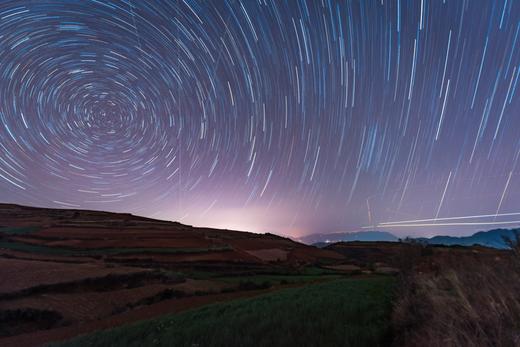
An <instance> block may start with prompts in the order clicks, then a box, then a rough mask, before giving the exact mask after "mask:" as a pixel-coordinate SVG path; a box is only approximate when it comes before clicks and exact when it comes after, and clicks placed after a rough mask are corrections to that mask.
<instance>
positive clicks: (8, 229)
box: [0, 227, 40, 235]
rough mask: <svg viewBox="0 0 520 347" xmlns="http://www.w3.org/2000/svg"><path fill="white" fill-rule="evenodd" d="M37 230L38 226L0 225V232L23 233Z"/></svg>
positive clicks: (9, 233)
mask: <svg viewBox="0 0 520 347" xmlns="http://www.w3.org/2000/svg"><path fill="white" fill-rule="evenodd" d="M39 230H40V228H39V227H1V228H0V233H3V234H8V235H24V234H32V233H35V232H37V231H39Z"/></svg>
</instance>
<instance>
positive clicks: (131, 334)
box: [55, 277, 394, 347]
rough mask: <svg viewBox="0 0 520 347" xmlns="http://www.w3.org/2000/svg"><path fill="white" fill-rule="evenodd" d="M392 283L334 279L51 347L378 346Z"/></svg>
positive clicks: (386, 330) (386, 328)
mask: <svg viewBox="0 0 520 347" xmlns="http://www.w3.org/2000/svg"><path fill="white" fill-rule="evenodd" d="M393 287H394V279H393V278H390V277H374V278H364V279H342V280H336V281H331V282H326V283H320V284H314V285H308V286H305V287H300V288H290V289H284V290H280V291H278V292H275V293H270V294H266V295H263V296H260V297H256V298H250V299H239V300H234V301H231V302H227V303H219V304H213V305H208V306H205V307H202V308H199V309H194V310H191V311H186V312H183V313H179V314H171V315H168V316H164V317H161V318H157V319H153V320H149V321H144V322H139V323H136V324H132V325H127V326H123V327H119V328H115V329H112V330H108V331H102V332H98V333H94V334H91V335H86V336H83V337H79V338H76V339H73V340H71V341H68V342H65V343H62V344H59V345H55V346H62V347H65V346H79V347H81V346H152V345H153V346H226V347H233V346H260V347H261V346H269V347H275V346H303V347H304V346H381V345H387V344H388V343H389V339H390V318H389V317H390V314H391V300H392V293H393Z"/></svg>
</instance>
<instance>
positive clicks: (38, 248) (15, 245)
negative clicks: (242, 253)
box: [0, 241, 230, 256]
mask: <svg viewBox="0 0 520 347" xmlns="http://www.w3.org/2000/svg"><path fill="white" fill-rule="evenodd" d="M0 248H5V249H11V250H14V251H22V252H29V253H41V254H51V255H64V256H75V255H77V256H97V255H119V254H142V253H153V254H187V253H207V252H218V251H226V250H229V249H230V248H229V247H214V248H96V249H85V248H66V247H49V246H43V245H33V244H28V243H23V242H16V241H0Z"/></svg>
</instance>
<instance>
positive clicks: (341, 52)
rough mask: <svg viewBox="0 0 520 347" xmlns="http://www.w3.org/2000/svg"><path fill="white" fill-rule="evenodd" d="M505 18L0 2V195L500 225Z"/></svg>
mask: <svg viewBox="0 0 520 347" xmlns="http://www.w3.org/2000/svg"><path fill="white" fill-rule="evenodd" d="M519 33H520V1H516V0H505V1H498V0H497V1H494V0H466V1H463V0H445V1H443V0H415V1H404V0H402V1H389V0H377V1H376V0H374V1H368V0H367V1H338V2H336V1H332V0H330V1H329V0H310V1H307V2H303V1H296V0H288V1H281V0H279V1H278V0H276V1H269V0H245V1H241V2H240V1H234V0H229V1H220V0H215V1H194V0H176V1H173V0H172V1H151V0H147V1H137V0H134V1H130V0H127V1H105V0H99V1H94V0H90V1H88V0H79V1H72V0H67V1H6V0H4V1H2V2H1V3H0V120H1V123H0V201H2V202H11V203H19V204H24V205H34V206H45V207H55V208H85V209H98V210H108V211H121V212H131V213H134V214H139V215H145V216H150V217H155V218H161V219H168V220H178V221H181V222H183V223H187V224H193V225H198V226H213V227H220V228H229V229H239V230H248V231H255V232H275V233H279V234H284V235H290V236H294V237H298V236H301V235H305V234H309V233H316V232H336V231H357V230H362V229H363V228H365V229H378V230H388V231H391V232H393V233H395V234H396V235H399V236H403V235H426V236H428V235H432V234H452V235H462V234H468V233H471V232H474V231H476V230H486V229H491V228H494V227H513V226H517V225H519V224H520V207H519V206H520V177H519V174H520V168H519V165H518V157H519V155H520V97H519V96H520V92H517V85H518V80H519V75H520V42H518V41H520V38H519V37H518V36H519ZM518 88H520V87H518ZM453 217H464V218H453ZM388 222H401V223H397V224H381V223H388Z"/></svg>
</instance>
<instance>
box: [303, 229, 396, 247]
mask: <svg viewBox="0 0 520 347" xmlns="http://www.w3.org/2000/svg"><path fill="white" fill-rule="evenodd" d="M299 241H301V242H303V243H306V244H319V243H324V244H327V243H331V242H340V241H345V242H349V241H389V242H395V241H398V238H397V236H395V235H392V234H390V233H389V232H386V231H357V232H350V233H347V232H344V233H342V232H340V233H330V234H312V235H307V236H304V237H302V238H300V240H299ZM317 246H318V247H319V246H320V245H317Z"/></svg>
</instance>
